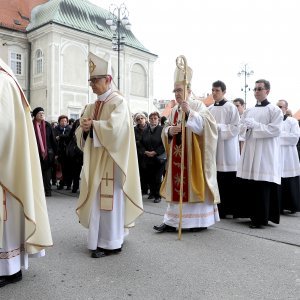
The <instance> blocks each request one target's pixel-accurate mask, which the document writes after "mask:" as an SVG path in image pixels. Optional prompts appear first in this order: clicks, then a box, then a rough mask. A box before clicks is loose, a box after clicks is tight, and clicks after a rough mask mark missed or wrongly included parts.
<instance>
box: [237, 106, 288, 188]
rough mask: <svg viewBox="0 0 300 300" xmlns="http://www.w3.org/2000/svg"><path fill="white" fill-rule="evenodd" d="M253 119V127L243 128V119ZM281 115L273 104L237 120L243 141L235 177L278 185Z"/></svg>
mask: <svg viewBox="0 0 300 300" xmlns="http://www.w3.org/2000/svg"><path fill="white" fill-rule="evenodd" d="M246 118H253V119H254V120H255V122H256V126H255V128H253V129H247V128H246V126H245V119H246ZM282 122H283V116H282V112H281V110H280V109H279V108H278V107H277V106H274V105H273V104H268V105H266V106H261V107H258V106H255V107H252V108H250V109H247V110H246V111H245V112H244V113H243V115H242V117H241V121H240V125H241V126H240V133H241V134H242V135H243V137H244V138H245V144H244V147H243V150H242V154H241V159H240V161H239V164H238V170H237V177H240V178H244V179H251V180H256V181H268V182H274V183H277V184H280V183H281V163H280V144H279V135H280V131H281V124H282Z"/></svg>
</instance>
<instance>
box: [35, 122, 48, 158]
mask: <svg viewBox="0 0 300 300" xmlns="http://www.w3.org/2000/svg"><path fill="white" fill-rule="evenodd" d="M33 127H34V131H35V136H36V139H37V144H38V148H39V153H40V155H41V156H42V158H43V159H46V157H47V154H48V153H47V142H46V122H45V121H42V122H41V123H40V125H39V123H38V122H37V121H36V120H34V121H33Z"/></svg>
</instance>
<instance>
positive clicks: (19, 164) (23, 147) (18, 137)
mask: <svg viewBox="0 0 300 300" xmlns="http://www.w3.org/2000/svg"><path fill="white" fill-rule="evenodd" d="M1 68H2V70H1ZM0 95H1V101H0V127H1V134H0V145H1V147H0V166H1V168H0V194H1V196H0V198H1V202H0V248H2V250H3V251H2V250H1V249H0V253H1V258H2V259H4V260H6V261H7V262H6V263H5V264H6V265H7V266H8V268H9V270H10V271H9V270H8V273H9V272H14V269H13V268H11V266H10V263H11V262H12V260H11V256H10V255H9V254H8V253H10V251H12V250H13V249H10V245H8V244H7V242H6V239H5V236H6V235H7V234H8V233H9V235H10V237H11V241H14V242H17V244H18V248H20V247H21V244H22V249H23V251H24V253H26V254H39V253H41V252H43V249H44V248H45V247H49V246H52V237H51V232H50V225H49V220H48V213H47V207H46V200H45V195H44V188H43V180H42V173H41V167H40V160H39V154H38V149H37V143H36V138H35V134H34V129H33V125H32V119H31V114H30V106H29V104H28V102H27V100H26V98H25V95H24V93H23V91H22V89H21V87H20V86H19V85H18V83H17V80H16V78H15V77H14V76H13V74H12V71H11V70H10V68H9V67H8V66H6V65H5V64H4V63H3V62H2V61H1V59H0ZM9 208H10V209H9ZM18 218H21V219H22V220H23V221H22V220H20V222H21V226H20V227H19V228H17V227H15V225H14V222H17V219H18ZM18 222H19V221H18ZM11 227H14V228H11ZM17 235H18V236H19V237H20V239H19V238H18V237H17ZM17 256H18V257H19V254H18V255H17ZM2 271H3V270H2ZM17 271H18V270H17ZM5 273H6V271H5V270H4V274H5ZM5 275H10V274H5Z"/></svg>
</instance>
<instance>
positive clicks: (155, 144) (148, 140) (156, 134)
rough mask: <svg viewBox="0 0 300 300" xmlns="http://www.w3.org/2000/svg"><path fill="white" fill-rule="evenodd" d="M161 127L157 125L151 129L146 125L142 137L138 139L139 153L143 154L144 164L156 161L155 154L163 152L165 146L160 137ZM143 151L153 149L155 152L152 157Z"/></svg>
mask: <svg viewBox="0 0 300 300" xmlns="http://www.w3.org/2000/svg"><path fill="white" fill-rule="evenodd" d="M162 130H163V127H162V126H160V125H157V126H156V127H155V128H154V129H153V130H151V127H150V126H148V128H147V129H145V130H144V131H143V134H142V138H141V140H140V149H139V150H138V152H139V154H140V155H142V156H143V158H144V160H145V162H146V164H152V163H155V162H157V156H159V155H161V154H163V153H164V152H165V148H164V145H163V142H162V139H161V133H162ZM145 151H155V152H156V153H157V154H156V156H154V157H148V156H146V155H145V154H144V153H145Z"/></svg>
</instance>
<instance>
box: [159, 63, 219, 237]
mask: <svg viewBox="0 0 300 300" xmlns="http://www.w3.org/2000/svg"><path fill="white" fill-rule="evenodd" d="M191 78H192V70H191V68H189V67H188V68H187V76H186V81H187V86H188V92H187V93H186V98H184V94H185V93H184V89H185V88H186V87H185V81H184V75H183V71H182V70H181V69H179V68H176V70H175V78H174V93H175V98H176V101H177V105H175V106H174V107H173V109H172V111H171V114H170V117H169V120H168V123H167V124H166V126H165V128H164V130H163V132H162V140H163V142H164V146H165V149H166V153H167V167H166V169H167V170H166V175H165V178H164V181H163V183H162V186H161V190H160V193H161V196H162V197H163V198H165V199H166V201H167V202H168V207H167V210H166V212H165V214H164V218H163V223H162V224H161V225H159V226H154V227H153V228H154V230H156V231H158V232H172V231H176V228H178V227H179V214H180V212H179V206H180V205H179V203H180V202H179V201H180V182H181V176H180V175H181V154H182V133H181V123H182V115H183V112H185V119H186V126H185V138H186V140H185V148H184V149H185V150H184V153H185V155H184V171H183V192H182V194H183V196H182V203H183V204H182V226H181V228H183V229H189V230H190V231H201V230H203V229H206V228H207V227H209V226H211V225H213V224H215V222H216V221H219V220H220V219H219V214H218V207H217V204H218V203H219V201H220V196H219V190H218V184H217V178H216V148H217V137H218V132H217V124H216V121H215V120H214V118H213V116H212V115H211V114H210V112H209V111H208V109H207V108H206V107H205V105H204V104H203V103H202V102H201V101H198V100H193V99H191V97H190V95H191Z"/></svg>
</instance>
